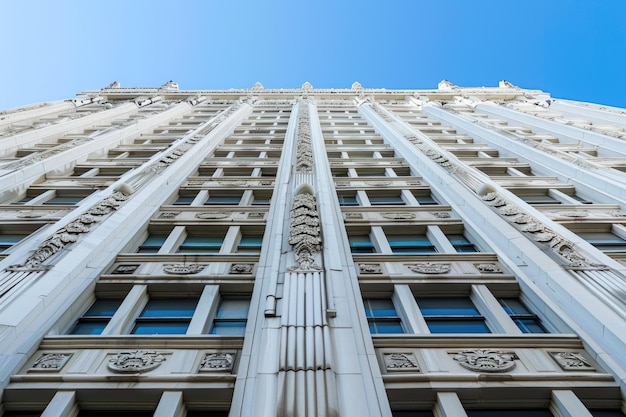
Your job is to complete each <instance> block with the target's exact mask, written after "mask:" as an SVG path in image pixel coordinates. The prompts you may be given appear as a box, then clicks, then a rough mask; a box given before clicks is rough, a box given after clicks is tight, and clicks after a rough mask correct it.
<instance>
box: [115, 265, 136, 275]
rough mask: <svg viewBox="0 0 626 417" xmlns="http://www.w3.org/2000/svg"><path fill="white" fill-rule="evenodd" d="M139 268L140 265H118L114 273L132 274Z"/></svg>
mask: <svg viewBox="0 0 626 417" xmlns="http://www.w3.org/2000/svg"><path fill="white" fill-rule="evenodd" d="M137 268H139V265H118V266H117V267H116V268H115V269H114V270H113V274H117V275H130V274H134V273H135V271H136V270H137Z"/></svg>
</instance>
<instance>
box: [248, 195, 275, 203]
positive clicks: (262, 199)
mask: <svg viewBox="0 0 626 417" xmlns="http://www.w3.org/2000/svg"><path fill="white" fill-rule="evenodd" d="M271 198H272V196H271V195H270V194H264V193H254V198H253V199H252V205H253V206H269V205H270V199H271Z"/></svg>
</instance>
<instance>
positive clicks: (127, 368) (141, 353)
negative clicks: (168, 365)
mask: <svg viewBox="0 0 626 417" xmlns="http://www.w3.org/2000/svg"><path fill="white" fill-rule="evenodd" d="M166 354H167V353H165V352H155V351H152V350H134V351H127V352H119V353H114V354H113V357H112V358H111V359H109V363H108V364H107V367H108V368H109V370H110V371H112V372H115V373H122V374H124V373H133V374H134V373H143V372H148V371H151V370H153V369H156V368H158V367H159V366H160V365H161V363H162V362H164V361H165V355H166Z"/></svg>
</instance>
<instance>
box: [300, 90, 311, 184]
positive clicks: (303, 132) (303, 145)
mask: <svg viewBox="0 0 626 417" xmlns="http://www.w3.org/2000/svg"><path fill="white" fill-rule="evenodd" d="M300 103H301V106H300V113H299V115H298V148H297V150H296V171H297V172H311V170H312V169H313V148H312V146H311V126H310V123H309V106H308V105H307V101H305V100H302V101H301V102H300Z"/></svg>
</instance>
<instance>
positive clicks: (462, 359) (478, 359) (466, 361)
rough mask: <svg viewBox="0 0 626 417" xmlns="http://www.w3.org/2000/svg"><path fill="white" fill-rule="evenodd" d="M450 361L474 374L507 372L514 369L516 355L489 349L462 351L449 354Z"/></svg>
mask: <svg viewBox="0 0 626 417" xmlns="http://www.w3.org/2000/svg"><path fill="white" fill-rule="evenodd" d="M451 355H454V356H452V359H454V360H455V361H456V362H458V363H459V365H461V366H462V367H463V368H465V369H469V370H470V371H474V372H489V373H495V372H508V371H511V370H512V369H513V368H515V359H518V358H517V355H516V354H515V353H514V352H503V351H499V350H490V349H476V350H464V351H461V352H454V353H451Z"/></svg>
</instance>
